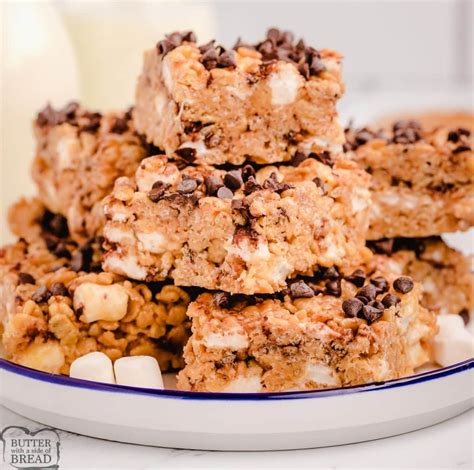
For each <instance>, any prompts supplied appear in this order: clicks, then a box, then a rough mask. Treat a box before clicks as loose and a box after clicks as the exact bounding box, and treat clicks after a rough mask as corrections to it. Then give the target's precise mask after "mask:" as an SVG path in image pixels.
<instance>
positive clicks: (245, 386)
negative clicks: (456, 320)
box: [178, 268, 436, 392]
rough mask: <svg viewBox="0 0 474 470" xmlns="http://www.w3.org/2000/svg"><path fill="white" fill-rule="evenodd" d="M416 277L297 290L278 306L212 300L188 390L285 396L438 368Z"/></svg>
mask: <svg viewBox="0 0 474 470" xmlns="http://www.w3.org/2000/svg"><path fill="white" fill-rule="evenodd" d="M419 298H420V286H418V285H416V284H414V283H413V281H412V280H411V279H410V278H408V277H398V278H397V277H396V276H392V275H389V276H382V275H381V274H379V273H373V275H372V276H370V278H369V276H368V275H366V274H365V273H364V272H363V271H361V270H359V271H356V272H355V273H353V274H352V275H349V276H347V277H346V278H342V277H340V275H339V273H338V272H337V270H335V269H333V268H330V269H328V270H325V271H322V272H320V273H319V274H318V276H316V277H315V278H313V279H304V280H302V279H301V280H295V281H294V282H293V283H292V284H291V285H290V286H289V289H288V290H287V292H285V293H284V294H282V295H278V296H263V297H258V296H253V297H244V296H230V295H229V294H226V293H216V294H210V293H205V294H202V295H201V296H199V297H198V298H197V300H196V301H195V302H193V303H191V304H190V306H189V308H188V315H189V316H190V317H191V319H192V336H191V338H190V340H189V341H188V343H187V345H186V346H185V350H184V351H185V352H184V359H185V362H186V366H185V368H184V369H183V370H182V371H181V372H180V373H179V375H178V388H180V389H182V390H194V391H212V392H275V391H289V390H311V389H317V388H328V387H339V386H348V385H357V384H363V383H368V382H374V381H385V380H390V379H396V378H400V377H403V376H407V375H410V374H412V373H413V371H414V368H415V367H418V366H420V365H422V364H424V363H425V362H427V361H428V360H429V348H428V345H427V342H428V340H429V339H430V338H431V337H432V336H433V335H434V333H435V330H436V327H435V319H434V314H432V313H430V312H429V311H428V310H426V309H425V308H423V307H422V306H421V305H420V304H419Z"/></svg>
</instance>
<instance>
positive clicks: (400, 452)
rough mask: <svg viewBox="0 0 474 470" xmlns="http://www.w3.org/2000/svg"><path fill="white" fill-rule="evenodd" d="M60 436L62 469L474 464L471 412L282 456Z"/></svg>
mask: <svg viewBox="0 0 474 470" xmlns="http://www.w3.org/2000/svg"><path fill="white" fill-rule="evenodd" d="M401 406H402V404H401ZM157 419H159V417H157ZM7 426H23V427H26V428H28V429H29V430H30V431H35V430H37V429H40V428H42V427H44V426H42V425H40V424H38V423H35V422H33V421H30V420H28V419H26V418H24V417H22V416H19V415H17V414H15V413H12V412H11V411H9V410H7V409H6V408H4V407H0V429H3V428H5V427H7ZM59 434H60V440H61V459H60V462H59V463H60V469H66V468H67V469H74V468H77V469H95V468H114V469H152V468H157V469H167V468H206V469H208V468H219V469H224V468H245V469H246V470H247V469H253V468H272V469H274V468H291V469H292V468H298V469H304V468H328V469H332V470H338V469H343V468H377V469H385V468H424V469H435V468H452V469H455V468H456V469H457V468H467V469H471V468H473V465H474V461H473V453H474V450H473V449H474V410H472V409H471V410H470V411H468V412H466V413H463V414H462V415H460V416H457V417H455V418H453V419H451V420H448V421H445V422H444V423H440V424H438V425H436V426H432V427H429V428H426V429H422V430H420V431H415V432H412V433H409V434H404V435H401V436H395V437H391V438H387V439H381V440H378V441H371V442H365V443H360V444H352V445H346V446H338V447H326V448H321V449H308V450H297V451H281V452H207V451H191V450H190V451H188V450H179V449H163V448H154V447H144V446H136V445H129V444H121V443H118V442H110V441H103V440H100V439H93V438H88V437H84V436H79V435H76V434H72V433H68V432H65V431H59ZM1 445H2V444H0V446H1ZM0 455H1V454H0ZM0 468H2V469H3V468H10V467H6V466H2V463H0Z"/></svg>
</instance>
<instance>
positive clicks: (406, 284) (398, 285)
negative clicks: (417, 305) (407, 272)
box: [393, 276, 414, 294]
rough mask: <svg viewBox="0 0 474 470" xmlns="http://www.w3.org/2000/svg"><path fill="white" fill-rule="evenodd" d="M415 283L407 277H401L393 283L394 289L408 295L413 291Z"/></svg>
mask: <svg viewBox="0 0 474 470" xmlns="http://www.w3.org/2000/svg"><path fill="white" fill-rule="evenodd" d="M413 286H414V284H413V281H412V280H411V278H409V277H407V276H401V277H399V278H398V279H395V281H393V288H394V289H395V290H396V291H397V292H400V293H402V294H407V293H408V292H410V291H412V290H413Z"/></svg>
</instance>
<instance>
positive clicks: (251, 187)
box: [244, 176, 262, 196]
mask: <svg viewBox="0 0 474 470" xmlns="http://www.w3.org/2000/svg"><path fill="white" fill-rule="evenodd" d="M261 189H262V187H261V186H260V185H259V184H258V183H257V180H256V179H255V177H254V176H249V177H248V179H247V181H246V182H245V185H244V194H245V195H246V196H248V195H249V194H252V193H253V192H255V191H260V190H261Z"/></svg>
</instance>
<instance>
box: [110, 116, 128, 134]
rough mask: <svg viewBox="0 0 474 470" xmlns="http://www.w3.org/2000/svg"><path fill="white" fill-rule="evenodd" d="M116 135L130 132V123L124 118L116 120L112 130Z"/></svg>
mask: <svg viewBox="0 0 474 470" xmlns="http://www.w3.org/2000/svg"><path fill="white" fill-rule="evenodd" d="M110 130H111V131H112V132H113V133H114V134H123V133H124V132H127V131H128V123H127V121H126V119H124V118H115V121H114V123H113V125H112V127H111V129H110Z"/></svg>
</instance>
